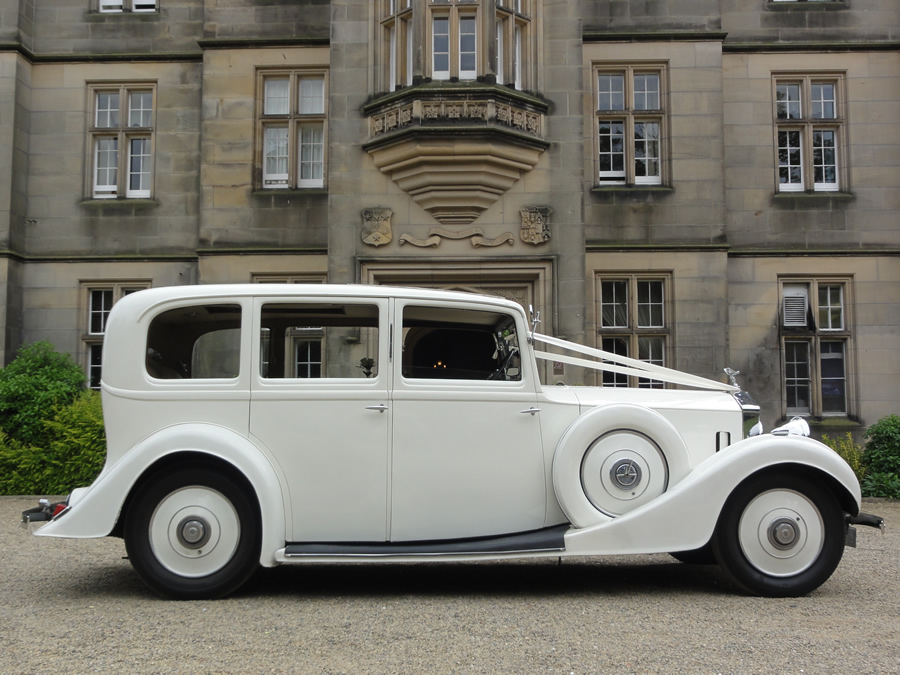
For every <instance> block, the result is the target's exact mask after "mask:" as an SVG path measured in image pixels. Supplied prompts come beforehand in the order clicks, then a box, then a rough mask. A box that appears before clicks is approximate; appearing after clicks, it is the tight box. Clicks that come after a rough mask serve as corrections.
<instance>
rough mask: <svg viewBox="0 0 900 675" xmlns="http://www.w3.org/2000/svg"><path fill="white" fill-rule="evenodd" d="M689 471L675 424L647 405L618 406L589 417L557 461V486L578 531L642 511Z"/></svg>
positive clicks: (563, 442) (566, 440)
mask: <svg viewBox="0 0 900 675" xmlns="http://www.w3.org/2000/svg"><path fill="white" fill-rule="evenodd" d="M689 471H690V459H689V456H688V450H687V446H686V445H685V443H684V439H682V437H681V434H679V433H678V431H677V430H676V429H675V427H674V426H673V425H672V423H671V422H669V421H668V420H667V419H666V418H665V417H663V416H662V415H660V414H659V413H658V412H655V411H653V410H650V409H649V408H644V407H642V406H637V405H630V404H614V405H608V406H603V407H600V408H595V409H594V410H591V411H590V412H588V413H585V414H584V415H582V416H581V417H579V418H578V419H577V420H575V421H574V422H573V423H572V424H571V426H569V428H568V429H567V430H566V432H565V433H564V434H563V436H562V438H561V439H560V441H559V444H558V445H557V447H556V452H555V454H554V456H553V487H554V490H555V491H556V498H557V500H558V501H559V505H560V507H561V508H562V510H563V513H565V514H566V516H567V517H568V519H569V521H570V522H571V523H572V524H573V525H575V526H576V527H590V526H591V525H596V524H598V523H602V522H605V521H607V520H609V519H610V518H614V517H616V516H621V515H623V514H625V513H628V512H629V511H632V510H634V509H636V508H637V507H639V506H643V505H644V504H646V503H647V502H650V501H652V500H653V499H656V498H657V497H658V496H660V495H661V494H662V493H664V492H665V491H666V490H667V489H668V487H669V486H670V485H674V484H675V483H677V482H678V481H680V480H681V479H683V478H684V477H685V476H686V475H687V474H688V472H689Z"/></svg>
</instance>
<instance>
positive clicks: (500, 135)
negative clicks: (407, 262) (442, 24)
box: [363, 82, 550, 225]
mask: <svg viewBox="0 0 900 675" xmlns="http://www.w3.org/2000/svg"><path fill="white" fill-rule="evenodd" d="M547 112H548V105H547V103H546V102H545V101H542V100H541V99H538V98H535V97H533V96H529V95H527V94H522V93H521V92H517V91H514V90H510V89H508V88H506V87H501V86H496V85H482V84H478V85H469V84H452V83H444V82H441V83H428V84H424V85H420V86H415V87H410V88H408V89H404V90H401V91H398V92H394V93H392V94H389V95H387V96H383V97H380V98H379V99H377V100H376V101H373V102H372V103H370V104H368V105H367V106H366V107H365V108H364V110H363V113H364V114H365V115H366V117H367V119H368V121H369V140H368V141H367V142H366V144H365V145H364V146H363V147H364V149H365V150H366V151H367V152H368V153H369V154H370V155H371V156H372V158H373V159H374V160H375V165H376V166H377V167H378V168H379V169H380V170H381V171H382V172H383V173H385V174H387V175H388V176H390V177H391V179H392V180H393V181H394V182H396V183H397V185H399V186H400V187H401V188H402V189H403V190H404V191H405V192H406V193H407V194H409V195H410V196H411V197H412V198H413V200H414V201H415V202H417V203H418V204H420V205H421V206H422V207H423V208H424V209H425V210H426V211H428V212H429V213H430V214H431V215H432V216H433V217H434V218H435V220H437V221H438V222H440V223H441V224H442V225H468V224H469V223H471V222H473V221H474V220H476V219H477V218H478V217H479V216H480V215H481V214H482V213H483V212H484V211H485V210H487V209H488V208H489V207H490V206H491V205H492V204H493V203H494V202H496V201H497V200H498V199H499V198H500V196H501V195H502V194H503V193H504V192H506V191H507V190H508V189H509V188H510V187H512V186H513V185H514V184H515V183H516V181H518V180H519V178H521V177H522V176H523V175H524V174H525V173H527V172H528V171H531V169H533V168H534V167H535V165H536V164H537V162H538V159H539V157H540V156H541V153H543V152H544V150H546V149H547V148H548V147H549V145H550V144H549V143H548V142H547V141H546V140H545V138H544V125H545V120H546V115H547Z"/></svg>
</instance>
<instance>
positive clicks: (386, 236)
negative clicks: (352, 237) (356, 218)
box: [362, 209, 394, 246]
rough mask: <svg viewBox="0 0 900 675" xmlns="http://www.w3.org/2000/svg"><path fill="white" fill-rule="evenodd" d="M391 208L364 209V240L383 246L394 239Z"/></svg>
mask: <svg viewBox="0 0 900 675" xmlns="http://www.w3.org/2000/svg"><path fill="white" fill-rule="evenodd" d="M392 215H394V212H393V211H391V210H390V209H364V210H363V212H362V217H363V227H362V240H363V242H365V243H366V244H369V245H370V246H383V245H384V244H387V243H389V242H390V241H391V239H393V236H394V235H393V234H392V232H391V216H392Z"/></svg>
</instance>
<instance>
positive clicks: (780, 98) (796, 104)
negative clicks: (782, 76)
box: [775, 84, 801, 120]
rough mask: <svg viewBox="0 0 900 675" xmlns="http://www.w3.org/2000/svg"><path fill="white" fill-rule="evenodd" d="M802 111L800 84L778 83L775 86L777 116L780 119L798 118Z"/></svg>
mask: <svg viewBox="0 0 900 675" xmlns="http://www.w3.org/2000/svg"><path fill="white" fill-rule="evenodd" d="M800 112H801V111H800V85H799V84H779V85H777V86H776V87H775V114H776V117H778V119H780V120H798V119H800Z"/></svg>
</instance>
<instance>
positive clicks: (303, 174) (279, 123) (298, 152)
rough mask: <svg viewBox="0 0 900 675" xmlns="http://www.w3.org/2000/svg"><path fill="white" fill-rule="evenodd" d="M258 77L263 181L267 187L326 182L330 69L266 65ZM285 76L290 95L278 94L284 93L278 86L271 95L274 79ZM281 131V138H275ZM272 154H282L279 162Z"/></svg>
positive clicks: (300, 186)
mask: <svg viewBox="0 0 900 675" xmlns="http://www.w3.org/2000/svg"><path fill="white" fill-rule="evenodd" d="M258 78H259V80H258V82H259V85H258V91H259V96H258V113H257V120H258V126H257V144H258V147H259V150H258V154H257V157H258V166H259V181H260V185H259V187H260V188H261V189H263V190H271V189H294V188H296V189H307V188H323V187H325V177H326V171H327V160H326V150H327V147H328V145H327V118H328V73H327V71H326V70H324V69H318V68H317V69H302V68H298V69H288V70H281V69H279V70H263V69H261V70H260V71H258ZM281 81H283V82H285V83H286V84H287V96H286V97H285V96H277V95H274V94H278V93H279V92H276V91H274V89H273V90H272V94H273V95H271V96H270V85H272V84H273V83H275V82H281ZM310 84H314V88H313V89H308V88H307V85H310ZM310 92H312V95H309V94H310ZM270 104H271V105H270ZM310 132H315V133H313V134H311V133H310ZM276 133H277V135H278V137H279V138H275V135H276ZM275 141H278V142H277V144H276V143H275ZM275 153H278V154H275ZM270 160H277V165H276V166H274V167H273V161H270Z"/></svg>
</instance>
